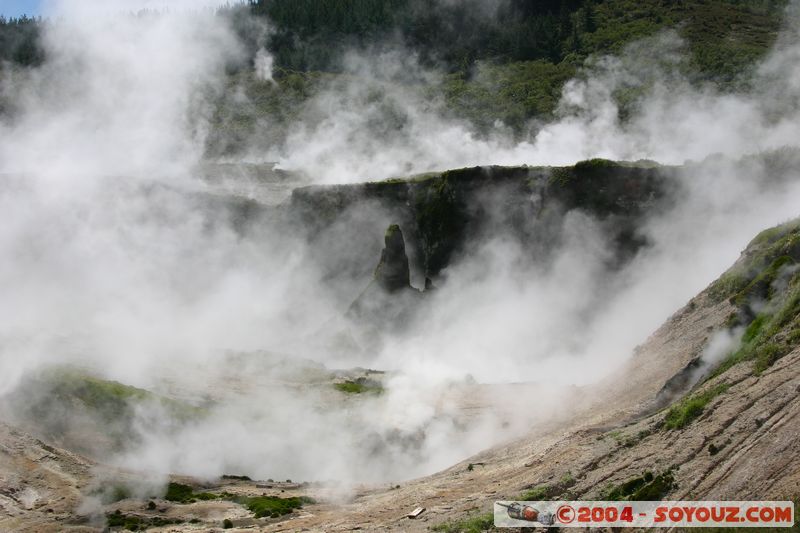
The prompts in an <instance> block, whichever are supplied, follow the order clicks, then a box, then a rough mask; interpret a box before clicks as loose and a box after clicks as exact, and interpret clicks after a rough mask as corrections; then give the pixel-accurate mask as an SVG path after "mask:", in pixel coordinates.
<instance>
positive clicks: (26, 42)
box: [0, 16, 43, 66]
mask: <svg viewBox="0 0 800 533" xmlns="http://www.w3.org/2000/svg"><path fill="white" fill-rule="evenodd" d="M41 24H42V22H41V21H40V20H38V19H33V18H30V17H26V16H22V17H20V18H10V19H7V18H5V17H3V16H0V62H6V61H10V62H13V63H17V64H20V65H25V66H28V65H38V64H39V63H41V61H42V58H43V54H42V48H41V46H40V45H39V34H40V30H41Z"/></svg>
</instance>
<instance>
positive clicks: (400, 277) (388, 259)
mask: <svg viewBox="0 0 800 533" xmlns="http://www.w3.org/2000/svg"><path fill="white" fill-rule="evenodd" d="M384 242H385V244H384V248H383V251H382V252H381V260H380V261H379V262H378V266H377V267H376V268H375V281H376V282H377V283H378V285H380V286H381V287H382V288H383V289H385V290H387V291H389V292H395V291H398V290H400V289H405V288H408V287H410V286H411V281H410V274H409V268H408V256H407V255H406V243H405V239H403V232H402V231H401V230H400V226H398V225H397V224H392V225H391V226H389V228H388V229H387V230H386V236H385V240H384Z"/></svg>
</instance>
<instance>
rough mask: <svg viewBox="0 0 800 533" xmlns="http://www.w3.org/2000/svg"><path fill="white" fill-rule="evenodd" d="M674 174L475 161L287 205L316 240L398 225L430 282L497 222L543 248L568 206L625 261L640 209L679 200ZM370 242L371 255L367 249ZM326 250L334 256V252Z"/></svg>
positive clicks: (323, 192)
mask: <svg viewBox="0 0 800 533" xmlns="http://www.w3.org/2000/svg"><path fill="white" fill-rule="evenodd" d="M674 173H675V169H673V168H669V167H651V166H646V165H642V166H634V165H624V164H617V163H612V162H610V161H605V160H592V161H585V162H582V163H578V164H577V165H575V166H573V167H559V168H551V167H475V168H465V169H460V170H451V171H447V172H442V173H434V174H426V175H422V176H417V177H414V178H410V179H397V180H389V181H384V182H378V183H365V184H356V185H336V186H314V187H304V188H299V189H295V191H294V192H293V193H292V197H291V201H290V204H289V209H288V210H289V212H290V214H291V218H292V220H294V222H295V224H296V225H297V226H298V227H301V228H302V231H303V232H304V233H305V235H306V236H307V237H308V238H309V240H310V241H312V243H315V244H319V245H321V246H323V248H324V241H326V240H328V241H329V240H337V239H341V240H344V241H349V242H354V241H359V240H361V241H363V240H369V239H372V240H374V237H371V236H369V235H365V232H366V231H374V229H375V228H384V227H386V226H387V225H389V224H391V223H397V224H399V225H400V227H401V228H402V229H403V233H404V236H405V238H406V243H407V245H408V252H409V258H410V260H411V269H412V271H414V272H416V273H417V275H418V276H419V277H420V279H422V278H423V277H429V278H432V279H434V280H435V279H436V278H437V277H438V276H439V275H440V273H441V272H442V270H443V269H445V268H446V267H447V266H448V265H449V264H451V263H452V262H453V261H454V260H455V259H456V258H457V257H458V256H459V254H461V253H462V252H463V251H464V250H465V248H466V247H468V246H469V243H470V242H474V241H475V240H477V239H480V238H481V237H482V236H486V235H488V234H491V233H492V232H494V231H496V230H497V229H498V228H502V231H503V232H505V234H506V236H510V237H511V238H515V239H519V240H520V241H521V242H522V243H524V245H525V248H526V249H529V250H530V252H531V253H532V254H534V255H536V254H540V253H541V252H542V251H543V250H546V249H548V248H549V247H550V246H551V245H553V244H554V243H556V242H557V241H558V239H559V228H560V221H561V219H562V218H563V215H564V214H565V213H566V212H568V211H570V210H574V209H579V210H582V211H584V212H586V213H588V214H589V215H592V216H594V217H596V218H597V219H599V220H600V221H601V222H603V223H604V227H605V229H606V231H607V232H608V234H609V235H610V237H611V238H612V240H613V242H615V243H616V245H617V250H616V252H617V254H616V257H617V258H618V259H620V260H624V259H625V258H626V257H628V256H629V255H630V254H631V253H632V252H635V251H636V250H637V249H638V248H639V247H640V246H642V245H643V244H645V243H644V242H643V241H642V240H641V239H640V238H639V237H638V236H637V231H636V228H637V225H638V223H640V222H641V221H642V220H643V217H644V216H645V215H646V214H651V213H652V212H653V211H654V210H656V209H661V208H666V207H667V206H668V205H670V203H671V202H673V201H674V200H675V199H676V198H677V188H676V185H675V181H674V180H673V179H672V178H673V177H674ZM331 233H333V234H335V235H336V237H335V238H334V239H331V237H330V234H331ZM354 246H355V247H356V248H357V247H358V244H355V245H354ZM375 246H376V244H375V243H372V251H370V252H369V254H367V255H368V256H369V255H371V256H373V257H374V254H375V251H374V248H375ZM352 251H353V249H352V248H350V249H349V250H348V252H352ZM326 252H327V253H328V255H329V256H331V255H333V256H334V257H335V256H336V250H330V249H327V248H326ZM356 255H358V254H356ZM343 261H344V260H342V261H336V260H334V263H336V264H338V265H341V264H342V262H343ZM357 268H358V267H356V269H357ZM359 275H361V276H362V277H363V275H364V273H363V272H360V273H359Z"/></svg>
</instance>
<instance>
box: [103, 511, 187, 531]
mask: <svg viewBox="0 0 800 533" xmlns="http://www.w3.org/2000/svg"><path fill="white" fill-rule="evenodd" d="M183 523H184V521H183V520H181V519H178V518H164V517H161V516H153V517H150V516H138V515H131V514H123V513H122V511H120V510H119V509H117V510H116V511H114V512H113V513H109V514H107V515H106V525H107V526H108V527H109V528H110V529H123V530H127V531H145V530H147V529H149V528H151V527H164V526H170V525H177V524H183Z"/></svg>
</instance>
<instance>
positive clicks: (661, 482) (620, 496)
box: [603, 470, 675, 501]
mask: <svg viewBox="0 0 800 533" xmlns="http://www.w3.org/2000/svg"><path fill="white" fill-rule="evenodd" d="M674 485H675V478H674V476H673V474H672V471H671V470H667V471H665V472H662V473H661V474H658V475H654V474H653V473H652V472H645V473H644V474H642V475H641V476H639V477H635V478H633V479H630V480H628V481H626V482H624V483H621V484H619V485H617V486H616V487H613V488H612V489H611V490H609V491H608V493H607V494H605V496H604V497H603V499H607V500H616V501H619V500H629V501H657V500H661V499H662V498H663V497H664V496H665V495H666V494H667V493H669V491H670V490H672V488H673V486H674Z"/></svg>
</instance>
